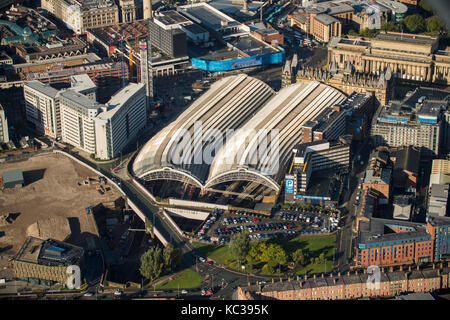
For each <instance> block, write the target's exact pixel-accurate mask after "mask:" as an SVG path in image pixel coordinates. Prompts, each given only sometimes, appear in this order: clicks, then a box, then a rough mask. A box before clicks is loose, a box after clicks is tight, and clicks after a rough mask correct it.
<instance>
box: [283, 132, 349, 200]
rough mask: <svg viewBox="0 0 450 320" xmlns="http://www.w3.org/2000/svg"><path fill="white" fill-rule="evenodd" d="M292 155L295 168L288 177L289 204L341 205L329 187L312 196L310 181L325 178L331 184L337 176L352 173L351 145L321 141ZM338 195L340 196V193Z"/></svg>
mask: <svg viewBox="0 0 450 320" xmlns="http://www.w3.org/2000/svg"><path fill="white" fill-rule="evenodd" d="M292 152H293V159H292V164H291V167H290V168H289V171H288V174H287V175H286V176H285V185H286V189H285V202H287V203H292V202H304V203H311V204H316V205H322V206H328V205H331V204H332V203H337V201H336V200H337V198H338V197H336V196H332V195H330V193H331V192H330V190H329V188H328V184H327V183H323V186H325V187H326V188H327V189H326V190H318V193H319V194H317V193H316V194H310V192H308V191H310V190H309V189H310V179H311V177H312V176H313V175H314V177H315V178H317V177H318V176H321V175H322V176H325V177H326V178H328V180H329V177H330V176H332V174H333V173H335V172H339V170H342V169H348V167H349V164H350V145H349V144H347V143H343V142H341V141H337V140H330V141H327V140H319V141H314V142H307V143H303V144H301V145H298V146H296V147H295V148H294V149H293V150H292ZM337 191H338V192H337V193H339V189H338V190H337ZM320 193H321V194H320ZM335 193H336V192H335Z"/></svg>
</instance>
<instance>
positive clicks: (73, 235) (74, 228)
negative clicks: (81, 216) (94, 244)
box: [65, 217, 81, 245]
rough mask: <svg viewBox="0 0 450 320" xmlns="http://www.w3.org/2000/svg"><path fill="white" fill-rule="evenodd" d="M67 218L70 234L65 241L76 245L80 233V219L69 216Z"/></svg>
mask: <svg viewBox="0 0 450 320" xmlns="http://www.w3.org/2000/svg"><path fill="white" fill-rule="evenodd" d="M67 220H68V221H69V227H70V236H69V237H68V238H67V239H66V240H65V241H66V242H68V243H71V244H74V245H78V242H79V239H80V234H81V228H80V220H78V218H76V217H70V218H67Z"/></svg>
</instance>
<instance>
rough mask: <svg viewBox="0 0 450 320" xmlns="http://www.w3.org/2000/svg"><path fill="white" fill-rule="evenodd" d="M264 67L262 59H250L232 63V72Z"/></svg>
mask: <svg viewBox="0 0 450 320" xmlns="http://www.w3.org/2000/svg"><path fill="white" fill-rule="evenodd" d="M260 65H262V58H261V57H255V58H249V59H239V60H235V61H233V62H232V70H235V69H242V68H249V67H255V66H260Z"/></svg>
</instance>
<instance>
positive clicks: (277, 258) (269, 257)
mask: <svg viewBox="0 0 450 320" xmlns="http://www.w3.org/2000/svg"><path fill="white" fill-rule="evenodd" d="M261 258H262V259H261V260H262V261H263V262H267V264H268V265H269V266H271V267H272V268H273V267H276V266H279V267H280V266H282V265H284V264H286V262H287V254H286V251H284V249H283V248H282V247H281V246H280V245H279V244H274V243H271V244H269V245H268V246H267V249H266V250H264V251H263V252H262V256H261Z"/></svg>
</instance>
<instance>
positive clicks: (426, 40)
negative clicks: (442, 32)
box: [374, 32, 437, 45]
mask: <svg viewBox="0 0 450 320" xmlns="http://www.w3.org/2000/svg"><path fill="white" fill-rule="evenodd" d="M374 38H375V39H377V40H386V41H392V42H406V43H412V44H422V45H433V44H434V43H435V42H436V41H437V38H435V37H429V36H421V35H417V34H409V33H403V34H402V33H393V32H386V33H384V32H379V33H378V34H376V35H375V37H374Z"/></svg>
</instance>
